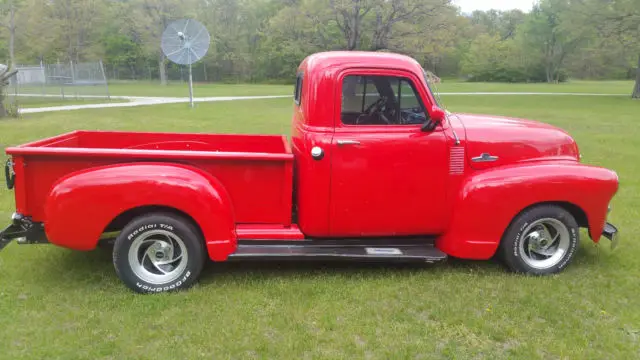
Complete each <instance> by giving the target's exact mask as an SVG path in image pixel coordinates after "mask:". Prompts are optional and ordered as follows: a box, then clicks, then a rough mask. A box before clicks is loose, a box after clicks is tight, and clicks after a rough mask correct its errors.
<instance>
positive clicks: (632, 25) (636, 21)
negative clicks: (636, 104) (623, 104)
mask: <svg viewBox="0 0 640 360" xmlns="http://www.w3.org/2000/svg"><path fill="white" fill-rule="evenodd" d="M579 4H580V5H581V6H580V8H579V10H578V11H577V14H578V15H581V17H578V19H581V20H582V21H581V22H582V24H583V26H593V25H594V24H595V28H596V29H597V31H598V33H599V34H600V35H601V36H603V37H604V38H607V39H615V41H619V42H620V43H621V44H623V46H624V48H627V49H633V51H634V52H635V53H636V56H637V64H636V78H635V80H636V81H635V84H634V86H633V90H632V93H631V97H632V98H634V99H640V4H638V1H637V0H610V1H607V2H602V1H597V0H580V1H579Z"/></svg>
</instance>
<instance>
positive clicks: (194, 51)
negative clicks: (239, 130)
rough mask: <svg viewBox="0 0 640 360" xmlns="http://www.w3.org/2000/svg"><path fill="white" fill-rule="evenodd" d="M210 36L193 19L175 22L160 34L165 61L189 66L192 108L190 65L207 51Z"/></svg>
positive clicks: (190, 92) (190, 89) (191, 94)
mask: <svg viewBox="0 0 640 360" xmlns="http://www.w3.org/2000/svg"><path fill="white" fill-rule="evenodd" d="M210 42H211V36H210V35H209V32H208V31H207V28H205V27H204V25H202V24H201V23H199V22H198V21H196V20H193V19H181V20H176V21H174V22H172V23H171V24H169V26H167V28H166V29H165V30H164V32H163V33H162V40H161V44H160V46H161V47H162V52H163V53H164V55H165V56H166V57H167V59H169V60H171V61H172V62H174V63H176V64H178V65H189V104H190V105H191V106H192V107H193V77H192V76H191V65H192V64H193V63H195V62H197V61H198V60H200V59H202V58H203V57H204V56H205V55H206V54H207V51H208V50H209V43H210Z"/></svg>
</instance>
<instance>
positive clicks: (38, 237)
mask: <svg viewBox="0 0 640 360" xmlns="http://www.w3.org/2000/svg"><path fill="white" fill-rule="evenodd" d="M13 240H17V241H18V243H19V244H44V243H48V242H49V241H48V240H47V237H46V235H45V233H44V226H43V224H41V223H34V222H32V221H31V220H30V219H29V218H27V217H24V216H22V215H20V214H13V216H12V217H11V225H9V226H7V227H6V228H5V229H4V230H2V231H0V250H2V249H4V248H5V247H6V246H7V245H9V243H11V241H13Z"/></svg>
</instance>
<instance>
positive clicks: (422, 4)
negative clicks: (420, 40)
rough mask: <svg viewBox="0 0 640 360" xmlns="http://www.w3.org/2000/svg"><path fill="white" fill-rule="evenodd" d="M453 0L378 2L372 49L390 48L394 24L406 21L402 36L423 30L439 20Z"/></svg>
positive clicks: (391, 0)
mask: <svg viewBox="0 0 640 360" xmlns="http://www.w3.org/2000/svg"><path fill="white" fill-rule="evenodd" d="M450 4H451V0H390V1H382V2H379V3H377V5H376V6H375V15H376V16H375V22H374V26H373V35H372V37H373V39H372V41H371V50H373V51H376V50H381V49H388V48H389V40H390V38H391V36H392V32H393V29H394V26H396V25H397V24H400V23H404V24H405V25H409V26H405V27H404V31H402V32H401V34H399V36H400V37H404V36H409V35H416V34H420V33H421V32H422V29H423V28H424V27H425V26H428V24H429V23H430V22H433V21H435V20H437V17H438V16H439V15H441V14H442V13H443V10H444V9H445V8H446V7H447V6H449V5H450Z"/></svg>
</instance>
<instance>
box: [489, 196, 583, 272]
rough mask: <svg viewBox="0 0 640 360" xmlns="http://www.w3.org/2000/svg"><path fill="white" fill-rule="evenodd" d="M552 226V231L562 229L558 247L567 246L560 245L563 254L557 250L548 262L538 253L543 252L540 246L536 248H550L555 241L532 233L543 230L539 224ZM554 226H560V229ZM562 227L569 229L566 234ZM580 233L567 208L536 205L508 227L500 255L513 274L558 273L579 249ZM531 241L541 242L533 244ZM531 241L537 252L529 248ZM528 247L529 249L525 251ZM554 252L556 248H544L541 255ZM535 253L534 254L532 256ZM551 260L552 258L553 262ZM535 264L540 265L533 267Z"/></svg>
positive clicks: (501, 243) (559, 231)
mask: <svg viewBox="0 0 640 360" xmlns="http://www.w3.org/2000/svg"><path fill="white" fill-rule="evenodd" d="M550 219H552V220H550ZM549 223H551V224H553V226H552V230H556V229H559V230H557V232H556V234H560V236H559V238H558V240H557V241H558V244H563V245H564V246H562V247H560V245H558V250H560V251H558V250H556V252H554V255H553V256H550V257H549V258H548V259H545V256H546V255H547V254H545V255H539V254H538V253H537V252H536V251H540V250H541V249H540V248H539V247H538V248H536V246H539V245H540V244H541V243H542V244H544V245H547V244H548V243H552V242H551V241H549V240H547V238H548V237H537V234H539V233H540V232H539V231H538V232H537V234H533V232H536V231H537V230H538V229H540V227H539V226H540V225H536V224H549ZM555 226H557V228H556V227H555ZM562 226H564V228H565V229H566V233H565V232H564V231H565V230H563V228H562ZM547 228H549V226H547ZM579 230H580V228H579V226H578V223H577V222H576V220H575V218H574V217H573V215H571V213H569V212H568V211H566V210H565V209H563V208H561V207H559V206H556V205H539V206H535V207H532V208H529V209H527V210H525V211H524V212H522V213H520V214H519V215H518V216H516V218H515V219H514V220H513V221H512V222H511V225H509V228H507V231H506V232H505V233H504V236H503V237H502V240H501V242H500V247H499V249H498V253H499V255H500V258H501V259H502V261H503V262H504V263H505V264H506V265H507V267H508V268H509V269H510V270H511V271H513V272H517V273H524V274H530V275H549V274H555V273H558V272H560V271H562V270H563V269H564V268H566V267H567V266H568V265H569V264H570V263H571V260H573V258H574V256H575V253H576V250H577V249H578V244H579V243H580V231H579ZM525 232H526V233H525ZM529 234H531V236H528V235H529ZM548 234H551V231H549V232H548ZM563 234H564V236H563ZM552 237H553V235H552ZM532 239H541V240H540V241H534V240H532ZM565 239H566V240H565ZM545 240H546V241H545ZM531 242H533V243H534V248H536V250H531V248H529V247H528V245H529V243H531ZM553 244H555V243H553ZM521 245H522V246H521ZM525 248H526V249H527V250H525ZM552 250H553V247H550V248H549V250H545V249H542V251H541V252H546V253H551V251H552ZM532 251H533V254H532V253H531V252H532ZM532 257H539V259H542V260H544V261H547V260H549V261H547V263H545V262H539V261H540V260H536V259H532ZM550 259H553V261H551V260H550ZM532 263H534V264H537V265H538V266H533V265H532ZM542 264H547V265H548V266H541V265H542Z"/></svg>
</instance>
